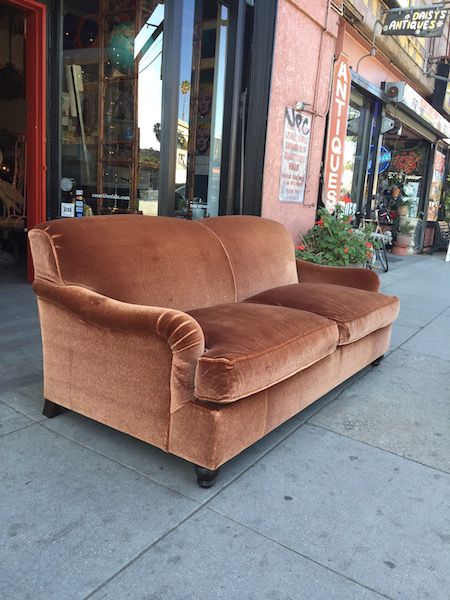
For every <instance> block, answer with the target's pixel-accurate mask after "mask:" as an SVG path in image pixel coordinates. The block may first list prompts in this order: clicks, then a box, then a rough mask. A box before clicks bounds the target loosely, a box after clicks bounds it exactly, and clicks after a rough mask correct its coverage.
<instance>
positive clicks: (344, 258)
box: [295, 206, 374, 267]
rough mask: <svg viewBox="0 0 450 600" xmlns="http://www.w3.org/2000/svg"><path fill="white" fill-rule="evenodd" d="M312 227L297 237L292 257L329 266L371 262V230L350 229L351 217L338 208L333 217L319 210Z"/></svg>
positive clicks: (366, 228) (367, 227)
mask: <svg viewBox="0 0 450 600" xmlns="http://www.w3.org/2000/svg"><path fill="white" fill-rule="evenodd" d="M318 217H319V219H318V220H317V222H316V224H315V225H314V227H313V228H312V229H311V230H310V231H308V233H307V234H306V235H305V236H303V237H302V238H301V241H300V243H299V244H298V246H297V247H296V251H295V254H296V257H297V258H301V259H302V260H307V261H309V262H314V263H317V264H322V265H332V266H354V267H356V266H363V265H365V264H366V263H367V262H370V261H371V260H372V256H373V244H374V240H373V239H372V238H371V234H372V233H373V230H374V228H373V227H372V226H371V225H369V226H366V227H365V228H364V229H353V227H352V226H351V222H352V221H353V216H349V215H345V214H344V210H343V208H342V207H341V206H337V207H336V210H335V212H334V213H333V214H331V213H329V212H328V211H327V210H326V209H324V208H322V209H319V211H318Z"/></svg>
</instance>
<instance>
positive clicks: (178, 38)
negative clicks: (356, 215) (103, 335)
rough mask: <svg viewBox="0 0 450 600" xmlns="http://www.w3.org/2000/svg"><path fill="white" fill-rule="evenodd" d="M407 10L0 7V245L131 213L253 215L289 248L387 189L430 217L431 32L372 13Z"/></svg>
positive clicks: (433, 156) (322, 5)
mask: <svg viewBox="0 0 450 600" xmlns="http://www.w3.org/2000/svg"><path fill="white" fill-rule="evenodd" d="M407 3H408V2H407V1H406V2H402V3H399V2H397V1H396V0H392V1H385V2H381V1H378V0H316V1H315V2H314V3H311V2H308V1H307V0H247V1H246V0H223V1H220V0H159V1H156V0H89V1H87V0H47V2H43V1H40V0H6V2H3V3H2V5H1V7H0V82H1V83H2V84H3V87H2V86H1V85H0V108H1V110H0V150H1V151H2V156H1V158H2V164H1V166H0V199H1V201H2V204H1V206H2V215H1V221H0V229H1V232H2V236H3V238H2V239H11V240H14V236H15V234H17V233H18V232H25V231H26V230H27V229H29V228H30V227H32V226H33V225H34V224H36V223H37V222H40V221H43V220H46V219H54V218H61V217H68V218H77V217H84V216H88V215H92V214H94V215H95V214H111V215H113V214H117V213H129V212H138V213H142V214H147V215H165V216H171V217H175V218H187V219H197V218H205V217H209V216H215V215H223V214H253V215H262V216H264V217H269V218H273V219H276V220H278V221H281V222H282V223H284V224H285V225H286V226H287V227H288V229H289V231H290V233H291V235H292V237H293V239H294V240H295V239H296V238H297V237H298V236H299V235H300V234H301V233H304V232H306V231H307V230H308V229H309V228H310V227H311V226H312V225H313V223H314V220H315V215H316V210H317V206H318V204H321V203H325V204H326V203H327V198H328V197H334V198H335V199H336V201H337V200H343V199H345V200H347V201H349V202H351V203H352V204H353V207H354V210H356V211H359V212H360V213H366V214H367V213H369V212H370V210H371V208H373V207H374V205H375V203H376V202H378V201H379V200H380V198H385V197H386V198H387V196H388V195H389V193H390V190H391V189H392V187H393V186H392V184H393V181H394V179H395V178H396V177H397V178H399V177H402V178H403V179H404V181H403V183H404V184H405V185H406V187H407V188H408V189H409V191H410V200H409V209H408V210H409V213H408V217H409V218H411V219H416V220H418V219H419V218H420V217H421V214H423V213H426V214H427V217H428V216H429V217H430V218H435V217H436V218H437V212H438V208H437V207H438V206H439V197H440V194H441V191H442V182H443V180H444V175H445V170H446V167H445V165H446V155H447V144H446V142H445V141H444V140H445V139H447V138H450V131H449V127H450V125H449V124H448V122H447V119H446V118H445V111H444V110H443V107H444V104H445V103H444V101H442V102H441V104H442V106H440V105H439V100H438V99H437V97H436V95H435V79H434V77H433V76H432V75H433V74H436V73H437V70H438V69H441V72H445V66H446V62H445V56H447V55H448V51H447V39H448V35H446V34H445V35H444V36H442V37H441V38H438V39H434V40H432V39H426V38H420V37H414V36H388V35H382V23H383V19H384V16H383V11H385V10H387V9H392V8H399V7H400V6H401V4H403V5H404V4H407ZM426 4H429V5H431V2H426ZM25 31H26V32H27V33H26V36H25ZM445 31H447V29H446V30H445ZM337 66H339V67H340V68H341V67H342V68H341V70H340V71H339V69H338V70H337V69H336V68H337ZM442 69H443V70H442ZM336 73H337V75H336ZM339 73H340V77H341V79H340V80H337V79H336V77H338V76H339ZM447 74H448V68H447ZM1 77H3V78H4V79H3V80H2V79H1ZM5 84H6V87H5ZM344 88H345V89H344ZM2 89H3V90H4V91H3V92H2ZM5 90H6V91H5ZM333 90H334V92H333ZM336 90H337V92H338V93H339V94H341V95H342V94H343V93H344V91H345V94H344V95H343V96H342V97H338V96H335V97H333V93H335V92H336ZM444 92H445V90H444ZM444 96H445V93H444ZM432 101H433V103H434V104H435V108H433V107H432V106H431V104H430V102H432ZM436 106H437V108H436ZM333 107H334V108H336V107H337V109H338V111H339V114H338V115H337V116H338V119H337V118H336V114H334V113H333ZM437 109H439V110H440V112H438V110H437ZM449 110H450V109H449ZM341 120H342V122H343V123H344V125H345V127H344V126H342V127H341V126H340V123H341ZM333 127H334V128H336V127H339V129H340V130H341V131H343V134H342V140H341V141H342V143H341V146H339V144H338V142H335V143H334V146H333V139H334V138H333V137H330V132H332V128H333ZM344 129H345V131H344ZM344 134H345V135H344ZM339 143H340V142H339ZM336 144H338V145H336ZM333 148H334V150H333ZM339 148H340V155H339V152H336V149H337V150H339ZM338 160H339V161H340V162H339V165H340V166H339V168H338V167H337V165H338V162H337V161H338ZM405 164H406V165H407V168H405ZM402 165H403V166H402ZM335 167H336V169H338V171H339V172H338V171H333V169H334V168H335ZM407 170H409V172H406V171H407ZM439 178H440V179H439ZM330 185H331V186H334V189H333V190H332V194H331V195H330V189H329V188H330ZM408 186H409V187H408ZM327 194H328V195H327ZM333 194H334V196H333ZM12 196H13V199H11V197H12ZM428 212H429V213H430V214H429V215H428ZM421 235H422V238H423V235H424V232H422V234H421ZM419 242H420V240H419ZM422 242H423V239H422ZM419 246H420V243H419Z"/></svg>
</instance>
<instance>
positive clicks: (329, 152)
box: [323, 54, 351, 212]
mask: <svg viewBox="0 0 450 600" xmlns="http://www.w3.org/2000/svg"><path fill="white" fill-rule="evenodd" d="M350 86H351V73H350V67H349V64H348V58H347V56H345V54H340V56H339V58H338V59H337V61H336V63H335V65H334V71H333V88H332V92H331V104H330V112H329V115H328V136H327V145H326V152H325V164H324V173H323V181H324V185H323V203H324V205H325V208H327V209H328V210H329V211H330V212H333V211H334V209H335V207H336V204H337V203H338V202H339V200H340V191H341V184H342V173H343V170H344V148H345V136H346V133H347V115H348V103H349V99H350Z"/></svg>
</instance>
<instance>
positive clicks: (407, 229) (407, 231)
mask: <svg viewBox="0 0 450 600" xmlns="http://www.w3.org/2000/svg"><path fill="white" fill-rule="evenodd" d="M414 229H415V227H414V225H412V224H411V223H409V222H408V221H401V222H400V223H399V225H398V227H397V233H398V234H400V235H411V234H412V233H413V231H414Z"/></svg>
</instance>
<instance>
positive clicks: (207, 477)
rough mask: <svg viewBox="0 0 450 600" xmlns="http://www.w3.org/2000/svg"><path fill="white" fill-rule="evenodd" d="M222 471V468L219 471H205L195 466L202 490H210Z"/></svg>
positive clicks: (203, 468)
mask: <svg viewBox="0 0 450 600" xmlns="http://www.w3.org/2000/svg"><path fill="white" fill-rule="evenodd" d="M219 471H220V467H219V468H218V469H214V471H211V469H205V467H199V466H198V465H195V473H196V475H197V483H198V485H199V486H200V487H202V488H210V487H212V486H213V485H214V484H215V483H216V477H217V475H218V473H219Z"/></svg>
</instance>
